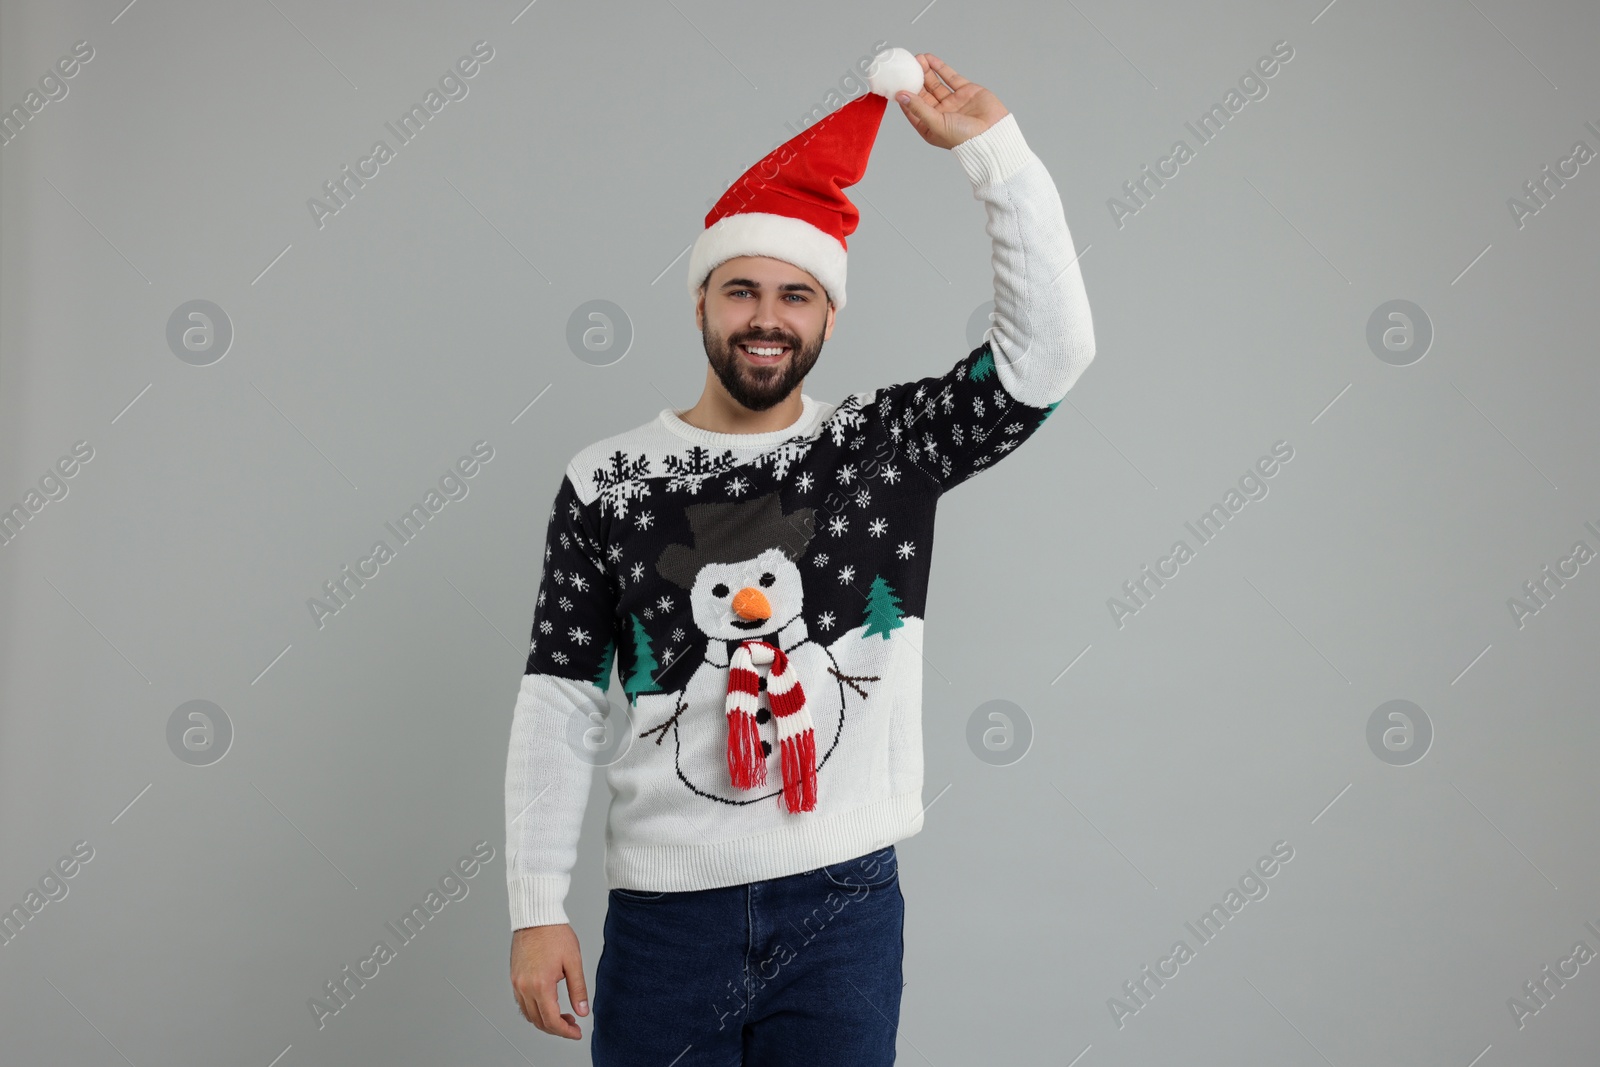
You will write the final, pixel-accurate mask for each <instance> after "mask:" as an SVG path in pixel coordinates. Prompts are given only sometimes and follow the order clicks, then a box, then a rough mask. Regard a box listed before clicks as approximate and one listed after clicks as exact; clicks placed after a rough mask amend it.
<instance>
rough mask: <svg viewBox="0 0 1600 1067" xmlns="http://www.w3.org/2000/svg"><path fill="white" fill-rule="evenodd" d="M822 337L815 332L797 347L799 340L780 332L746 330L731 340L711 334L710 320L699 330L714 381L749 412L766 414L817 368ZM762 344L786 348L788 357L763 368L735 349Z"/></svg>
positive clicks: (819, 331)
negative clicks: (745, 345)
mask: <svg viewBox="0 0 1600 1067" xmlns="http://www.w3.org/2000/svg"><path fill="white" fill-rule="evenodd" d="M824 329H826V327H824ZM822 334H823V330H818V331H817V336H816V337H815V338H813V339H812V340H811V341H810V342H809V343H807V344H800V343H799V340H800V339H799V338H798V337H795V336H793V335H792V334H789V333H786V332H783V331H778V332H776V333H759V332H748V331H747V332H744V333H739V334H735V335H734V336H733V337H723V336H721V335H720V334H714V333H712V332H711V322H710V320H709V319H708V320H706V323H705V325H704V326H703V327H702V328H701V330H700V338H701V340H702V341H703V342H704V344H705V349H706V359H707V360H708V361H710V363H711V369H712V370H713V371H715V372H716V375H717V380H718V381H720V382H722V387H723V388H724V389H726V390H727V391H728V395H729V396H731V397H733V399H734V400H736V401H738V402H739V404H740V405H742V406H743V407H746V408H749V409H750V410H751V411H766V410H767V409H768V408H770V407H772V406H773V405H775V404H778V403H780V402H782V401H783V400H784V399H785V398H786V397H788V395H789V394H790V393H791V392H793V391H794V389H795V387H796V386H798V385H799V384H800V381H801V379H802V378H804V377H805V376H806V375H807V374H810V373H811V368H812V367H814V366H816V363H817V360H818V359H819V358H820V357H821V355H822ZM763 343H768V344H774V345H787V346H788V348H789V354H788V355H787V356H785V357H784V358H783V359H782V360H781V361H780V362H778V363H774V364H772V365H771V366H767V367H763V366H759V365H757V364H754V363H751V362H750V361H749V360H748V359H745V358H744V353H742V352H740V351H739V349H738V347H737V346H738V345H740V344H752V345H756V346H757V347H760V345H761V344H763Z"/></svg>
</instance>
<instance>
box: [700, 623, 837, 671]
mask: <svg viewBox="0 0 1600 1067" xmlns="http://www.w3.org/2000/svg"><path fill="white" fill-rule="evenodd" d="M772 633H773V632H772V631H771V630H768V631H767V632H766V633H761V634H751V635H749V636H748V637H714V638H712V639H711V640H709V641H707V642H706V662H707V663H709V664H711V665H712V666H713V667H726V666H727V665H728V663H729V661H730V659H731V658H732V656H733V650H734V649H736V648H738V647H739V646H740V645H741V644H743V643H744V642H746V641H756V640H760V641H765V642H767V643H768V644H772V645H777V646H778V647H779V648H781V649H783V651H784V654H785V655H788V653H789V652H790V651H791V650H793V649H794V648H795V647H796V646H797V645H800V644H802V643H803V642H805V641H808V640H810V638H811V635H810V633H808V632H807V630H806V620H805V616H804V615H796V616H795V617H794V618H792V619H790V620H789V621H788V622H787V623H785V624H784V625H783V626H781V627H779V628H778V631H777V635H778V636H777V639H776V640H773V637H772Z"/></svg>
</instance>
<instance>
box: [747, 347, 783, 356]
mask: <svg viewBox="0 0 1600 1067" xmlns="http://www.w3.org/2000/svg"><path fill="white" fill-rule="evenodd" d="M743 347H744V350H745V351H746V352H748V353H750V354H751V355H752V356H776V355H780V354H781V353H782V352H783V347H782V346H781V345H780V346H779V347H777V348H754V347H752V346H750V345H744V346H743Z"/></svg>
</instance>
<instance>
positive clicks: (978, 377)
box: [967, 341, 994, 382]
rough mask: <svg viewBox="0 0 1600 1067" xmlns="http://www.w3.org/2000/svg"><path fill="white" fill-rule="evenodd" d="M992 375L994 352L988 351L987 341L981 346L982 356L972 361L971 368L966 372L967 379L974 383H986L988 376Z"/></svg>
mask: <svg viewBox="0 0 1600 1067" xmlns="http://www.w3.org/2000/svg"><path fill="white" fill-rule="evenodd" d="M993 373H994V351H993V350H992V349H990V347H989V343H988V342H987V341H985V342H984V344H983V355H981V356H979V357H978V358H977V359H975V360H973V361H972V367H971V368H970V369H969V370H968V371H967V377H968V378H971V379H972V380H973V381H975V382H986V381H988V380H989V375H991V374H993Z"/></svg>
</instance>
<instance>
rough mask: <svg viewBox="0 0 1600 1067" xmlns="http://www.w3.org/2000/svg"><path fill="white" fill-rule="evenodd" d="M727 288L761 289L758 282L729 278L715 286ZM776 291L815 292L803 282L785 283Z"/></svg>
mask: <svg viewBox="0 0 1600 1067" xmlns="http://www.w3.org/2000/svg"><path fill="white" fill-rule="evenodd" d="M729 286H733V287H735V288H738V289H759V288H761V283H760V282H758V281H753V280H751V279H750V278H729V279H728V280H727V281H725V282H723V283H722V284H721V285H719V286H717V288H718V289H727V288H728V287H729ZM777 289H778V291H779V292H780V293H790V292H792V293H815V292H816V290H815V289H813V288H812V287H811V286H810V285H808V284H806V283H805V282H785V283H783V284H782V285H780V286H778V287H777Z"/></svg>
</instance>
